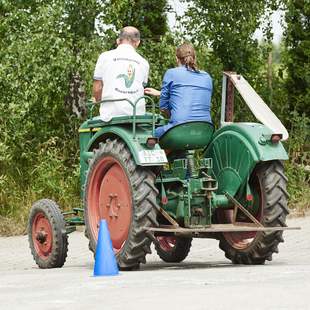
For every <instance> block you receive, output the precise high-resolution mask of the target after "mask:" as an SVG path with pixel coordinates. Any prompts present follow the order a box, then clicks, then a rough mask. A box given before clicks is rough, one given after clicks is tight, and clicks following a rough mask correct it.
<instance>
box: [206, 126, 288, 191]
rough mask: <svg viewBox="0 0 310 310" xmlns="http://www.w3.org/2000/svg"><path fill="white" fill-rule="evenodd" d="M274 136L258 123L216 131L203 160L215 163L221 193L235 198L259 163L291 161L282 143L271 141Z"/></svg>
mask: <svg viewBox="0 0 310 310" xmlns="http://www.w3.org/2000/svg"><path fill="white" fill-rule="evenodd" d="M272 135H273V133H272V131H271V130H270V129H269V128H267V127H266V126H264V125H262V124H258V123H231V124H229V125H225V126H223V127H222V128H220V129H218V130H217V131H216V132H215V134H214V135H213V138H212V141H211V143H210V144H209V145H208V147H207V148H206V149H205V151H204V157H208V158H212V160H213V173H214V175H215V177H216V179H217V181H218V193H221V194H222V193H225V192H227V193H229V194H230V195H232V196H234V195H235V194H236V193H237V191H238V189H239V188H240V186H241V185H243V184H245V183H246V182H247V181H248V180H249V177H250V175H251V173H252V171H253V169H254V168H255V167H256V165H257V164H258V163H260V162H264V161H272V160H287V159H288V156H287V153H286V151H285V149H284V147H283V145H282V143H281V142H280V141H272V140H271V138H272Z"/></svg>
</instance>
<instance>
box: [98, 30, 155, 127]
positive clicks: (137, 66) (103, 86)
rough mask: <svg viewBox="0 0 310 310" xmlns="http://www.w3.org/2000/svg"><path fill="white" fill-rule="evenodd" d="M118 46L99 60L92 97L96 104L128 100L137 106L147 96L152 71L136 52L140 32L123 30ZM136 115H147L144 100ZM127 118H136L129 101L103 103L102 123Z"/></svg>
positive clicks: (138, 106)
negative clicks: (145, 87) (113, 118)
mask: <svg viewBox="0 0 310 310" xmlns="http://www.w3.org/2000/svg"><path fill="white" fill-rule="evenodd" d="M116 43H117V48H116V49H114V50H111V51H107V52H104V53H102V54H101V55H100V56H99V58H98V60H97V64H96V68H95V72H94V83H93V98H94V99H95V100H96V101H101V100H109V99H113V100H114V99H123V98H127V99H129V100H130V101H131V102H133V103H134V102H135V101H136V100H137V99H138V98H139V97H141V96H143V95H144V86H145V85H146V83H147V80H148V74H149V68H150V66H149V63H148V62H147V61H146V60H145V59H144V58H143V57H142V56H141V55H139V54H138V53H137V52H136V48H137V47H138V46H139V44H140V32H139V30H138V29H136V28H135V27H131V26H128V27H125V28H123V29H122V30H121V32H120V34H119V37H118V39H117V41H116ZM136 114H137V115H142V114H145V101H144V99H142V100H140V101H139V103H138V104H137V109H136ZM124 115H133V108H132V107H131V105H130V104H129V103H128V102H127V101H113V102H103V103H101V106H100V117H101V119H102V120H103V121H106V122H108V121H110V120H111V118H112V117H115V116H124Z"/></svg>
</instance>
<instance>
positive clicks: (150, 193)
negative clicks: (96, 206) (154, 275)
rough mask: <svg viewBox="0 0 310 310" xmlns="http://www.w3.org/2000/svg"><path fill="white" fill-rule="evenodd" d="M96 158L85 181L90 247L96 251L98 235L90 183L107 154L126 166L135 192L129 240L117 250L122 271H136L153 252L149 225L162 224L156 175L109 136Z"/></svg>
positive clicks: (120, 142) (117, 140)
mask: <svg viewBox="0 0 310 310" xmlns="http://www.w3.org/2000/svg"><path fill="white" fill-rule="evenodd" d="M94 153H95V155H94V157H93V158H92V159H91V161H90V162H89V170H88V172H87V176H86V182H85V195H84V206H85V225H86V230H85V235H86V237H87V238H88V239H89V249H90V250H91V251H92V252H93V253H94V254H95V252H96V246H97V238H96V236H95V234H94V232H93V230H92V227H91V217H92V216H94V215H92V214H91V207H89V195H90V194H89V192H90V182H91V178H92V175H93V172H94V171H95V169H96V166H97V165H99V163H100V161H101V160H102V159H104V158H106V157H109V158H113V159H114V160H116V161H117V163H118V164H119V165H120V166H121V167H122V168H123V169H124V171H125V173H126V176H127V180H128V183H129V185H130V192H131V201H132V203H131V208H132V209H131V210H132V218H131V223H130V227H129V231H128V236H127V239H126V241H125V243H124V245H123V246H122V247H121V249H120V250H119V251H118V252H117V253H116V259H117V263H118V266H119V268H120V269H121V270H136V269H138V268H139V265H140V263H145V262H146V260H145V256H146V254H150V253H151V249H150V244H151V239H150V238H152V237H153V236H152V235H150V233H146V231H145V228H147V227H156V226H158V223H157V220H156V215H157V210H156V209H157V208H159V207H158V206H157V203H156V196H157V194H158V190H157V189H156V187H155V185H154V183H155V178H156V177H155V174H154V173H153V172H152V171H151V170H150V169H149V168H146V167H140V166H137V165H136V164H135V162H134V160H133V158H132V155H131V153H130V151H129V149H128V147H127V146H126V144H125V143H124V142H122V141H121V140H119V139H114V140H110V139H107V140H106V142H105V143H100V145H99V148H98V149H96V150H94ZM112 243H113V240H112Z"/></svg>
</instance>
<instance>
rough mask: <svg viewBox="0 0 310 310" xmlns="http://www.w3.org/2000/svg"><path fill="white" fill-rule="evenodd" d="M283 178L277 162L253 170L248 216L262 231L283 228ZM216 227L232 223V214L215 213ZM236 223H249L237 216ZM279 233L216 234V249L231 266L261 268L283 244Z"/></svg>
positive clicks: (285, 202) (282, 172) (284, 216)
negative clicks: (251, 198)
mask: <svg viewBox="0 0 310 310" xmlns="http://www.w3.org/2000/svg"><path fill="white" fill-rule="evenodd" d="M286 183H287V178H286V176H285V175H284V168H283V165H282V163H281V162H279V161H270V162H265V163H262V164H260V165H258V167H256V168H255V170H254V172H253V174H252V176H251V178H250V187H251V190H252V192H253V200H254V201H253V207H254V209H255V210H256V211H255V213H254V214H253V212H252V214H253V215H254V216H255V218H256V219H257V220H258V221H259V222H260V223H261V224H262V225H264V226H265V227H276V226H286V224H285V220H286V216H287V214H288V213H289V210H288V208H287V198H288V194H287V191H286ZM216 215H217V221H218V222H219V223H231V222H232V210H221V209H218V210H217V213H216ZM237 221H239V222H241V221H243V222H244V221H247V222H248V221H249V220H248V219H247V218H244V216H242V214H241V213H240V214H239V213H238V215H237ZM282 234H283V231H270V232H236V233H221V234H219V240H220V242H219V246H220V248H221V249H222V250H223V251H224V252H225V256H226V257H227V258H228V259H230V260H231V261H232V262H233V263H235V264H246V265H252V264H254V265H255V264H264V263H265V261H266V260H268V261H271V260H272V254H273V253H278V244H279V243H280V242H283V241H284V240H283V238H282Z"/></svg>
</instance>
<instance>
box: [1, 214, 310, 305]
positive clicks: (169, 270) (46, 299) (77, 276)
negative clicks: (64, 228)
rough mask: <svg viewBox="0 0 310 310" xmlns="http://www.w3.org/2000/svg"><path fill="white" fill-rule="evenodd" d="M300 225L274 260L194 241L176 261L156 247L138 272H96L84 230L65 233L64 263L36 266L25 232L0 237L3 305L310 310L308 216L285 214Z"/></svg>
mask: <svg viewBox="0 0 310 310" xmlns="http://www.w3.org/2000/svg"><path fill="white" fill-rule="evenodd" d="M288 224H289V226H301V227H302V230H299V231H298V230H297V231H286V232H284V239H285V243H283V244H281V245H280V247H279V250H280V252H279V254H275V255H274V257H273V258H274V260H273V261H272V262H268V263H266V265H263V266H235V265H232V264H231V263H230V261H228V260H227V259H226V258H225V257H224V254H223V252H222V251H221V250H219V248H218V242H217V241H215V240H209V239H195V240H194V241H193V246H192V249H191V253H190V255H189V256H188V258H187V259H186V260H185V262H183V263H181V264H167V263H163V262H161V261H160V259H159V258H158V257H157V256H156V254H155V253H154V252H155V251H154V250H153V254H152V255H149V256H147V264H146V265H143V266H142V268H141V270H140V271H134V272H121V274H120V275H119V276H114V277H93V276H92V272H93V258H92V254H91V253H90V252H89V250H88V246H87V240H86V238H85V237H84V234H83V233H82V232H75V233H73V234H71V235H70V236H69V243H70V244H69V253H68V258H67V262H66V264H65V266H64V267H63V268H61V269H49V270H40V269H39V268H37V267H36V265H35V263H34V261H33V260H32V257H31V255H30V250H29V248H28V241H27V237H26V236H20V237H9V238H0V309H1V310H14V309H23V310H28V309H31V310H36V309H42V310H49V309H51V310H56V309H62V310H64V309H71V310H73V309H83V310H85V309H102V310H113V309H122V310H125V309H126V310H131V309H133V310H139V309H148V310H150V309H162V310H165V309H173V310H181V309H182V310H183V309H191V310H198V309H199V310H200V309H208V310H209V309H210V310H215V309H238V310H242V309H247V310H255V309H259V310H262V309H272V310H274V309H275V310H278V309H294V310H299V309H310V217H304V218H296V219H290V220H289V221H288Z"/></svg>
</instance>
